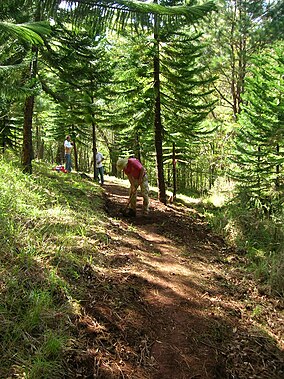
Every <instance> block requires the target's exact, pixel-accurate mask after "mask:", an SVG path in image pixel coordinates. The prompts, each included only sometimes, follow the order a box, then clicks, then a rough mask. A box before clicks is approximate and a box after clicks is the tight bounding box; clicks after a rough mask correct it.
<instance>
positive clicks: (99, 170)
mask: <svg viewBox="0 0 284 379" xmlns="http://www.w3.org/2000/svg"><path fill="white" fill-rule="evenodd" d="M99 177H100V182H101V184H104V168H103V167H98V168H97V169H96V179H97V180H98V181H99Z"/></svg>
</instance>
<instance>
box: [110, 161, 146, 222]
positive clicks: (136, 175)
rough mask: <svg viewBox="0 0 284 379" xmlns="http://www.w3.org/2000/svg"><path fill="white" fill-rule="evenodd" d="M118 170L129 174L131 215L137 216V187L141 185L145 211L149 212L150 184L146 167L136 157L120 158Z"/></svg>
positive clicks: (117, 165)
mask: <svg viewBox="0 0 284 379" xmlns="http://www.w3.org/2000/svg"><path fill="white" fill-rule="evenodd" d="M116 167H117V170H118V171H122V170H123V172H124V173H125V174H126V175H127V177H128V180H129V182H130V191H129V200H130V206H129V212H128V215H129V216H136V200H137V189H138V187H139V186H140V189H141V194H142V197H143V213H144V214H148V212H149V184H148V177H147V173H146V170H145V168H144V167H143V166H142V164H141V162H140V161H139V160H138V159H136V158H120V159H118V161H117V163H116Z"/></svg>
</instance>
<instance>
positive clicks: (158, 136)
mask: <svg viewBox="0 0 284 379" xmlns="http://www.w3.org/2000/svg"><path fill="white" fill-rule="evenodd" d="M155 2H157V1H155ZM154 23H155V25H154V28H155V31H154V40H155V42H154V43H155V56H154V91H155V115H154V117H155V120H154V126H155V148H156V162H157V178H158V189H159V200H160V201H161V202H162V203H163V204H166V203H167V198H166V188H165V178H164V167H163V126H162V121H161V93H160V57H159V33H158V29H159V24H158V23H159V20H158V16H157V15H155V16H154Z"/></svg>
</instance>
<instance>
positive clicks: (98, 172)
mask: <svg viewBox="0 0 284 379" xmlns="http://www.w3.org/2000/svg"><path fill="white" fill-rule="evenodd" d="M104 159H105V158H104V156H103V154H102V153H100V152H99V151H97V154H96V179H97V180H99V175H100V178H101V186H102V185H103V184H104V166H103V163H102V162H103V160H104Z"/></svg>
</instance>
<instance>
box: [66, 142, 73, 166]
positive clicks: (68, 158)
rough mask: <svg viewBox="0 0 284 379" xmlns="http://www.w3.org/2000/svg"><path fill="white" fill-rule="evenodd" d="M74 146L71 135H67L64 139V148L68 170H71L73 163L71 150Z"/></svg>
mask: <svg viewBox="0 0 284 379" xmlns="http://www.w3.org/2000/svg"><path fill="white" fill-rule="evenodd" d="M72 147H73V142H71V137H70V136H69V135H68V136H66V140H65V141H64V150H65V170H66V171H67V172H71V168H72V164H71V150H72Z"/></svg>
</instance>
